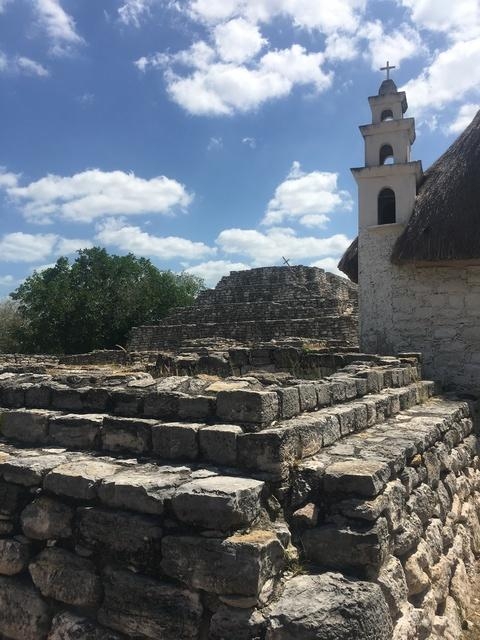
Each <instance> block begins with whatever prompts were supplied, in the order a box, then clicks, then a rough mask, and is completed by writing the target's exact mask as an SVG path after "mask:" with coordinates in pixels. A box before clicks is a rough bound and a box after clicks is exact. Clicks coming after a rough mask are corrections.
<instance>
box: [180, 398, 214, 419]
mask: <svg viewBox="0 0 480 640" xmlns="http://www.w3.org/2000/svg"><path fill="white" fill-rule="evenodd" d="M215 409H216V400H215V398H212V397H211V396H200V395H199V396H185V397H181V398H179V401H178V417H179V418H180V419H181V420H186V419H187V420H211V419H212V418H213V416H214V415H215Z"/></svg>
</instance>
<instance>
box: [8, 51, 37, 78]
mask: <svg viewBox="0 0 480 640" xmlns="http://www.w3.org/2000/svg"><path fill="white" fill-rule="evenodd" d="M0 73H11V74H13V75H27V76H38V77H45V76H48V75H49V72H48V70H47V69H46V68H45V67H44V66H43V65H41V64H40V63H39V62H35V60H31V58H26V57H25V56H7V55H6V54H5V53H3V52H2V51H0Z"/></svg>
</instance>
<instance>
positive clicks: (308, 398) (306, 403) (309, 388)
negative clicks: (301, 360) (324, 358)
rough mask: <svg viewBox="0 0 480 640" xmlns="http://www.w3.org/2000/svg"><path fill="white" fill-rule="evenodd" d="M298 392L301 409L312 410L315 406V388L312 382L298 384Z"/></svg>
mask: <svg viewBox="0 0 480 640" xmlns="http://www.w3.org/2000/svg"><path fill="white" fill-rule="evenodd" d="M298 393H299V397H300V410H301V411H313V409H316V408H317V390H316V388H315V385H314V384H313V383H302V384H299V385H298Z"/></svg>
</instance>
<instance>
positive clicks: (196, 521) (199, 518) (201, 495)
mask: <svg viewBox="0 0 480 640" xmlns="http://www.w3.org/2000/svg"><path fill="white" fill-rule="evenodd" d="M264 486H265V485H264V483H263V482H260V481H258V480H251V479H249V478H234V477H229V476H212V477H210V478H203V479H199V480H194V481H193V482H189V483H187V484H183V485H182V486H181V487H180V488H179V489H177V491H176V493H175V495H174V497H173V499H172V506H173V511H174V513H175V515H176V516H177V518H178V519H179V520H180V521H181V522H185V523H186V524H189V525H192V526H197V527H203V528H205V529H216V530H220V531H227V530H230V529H237V528H240V527H246V526H248V525H250V524H252V522H253V521H254V520H255V519H256V518H257V517H258V515H259V513H260V509H261V502H260V500H261V494H262V491H263V489H264Z"/></svg>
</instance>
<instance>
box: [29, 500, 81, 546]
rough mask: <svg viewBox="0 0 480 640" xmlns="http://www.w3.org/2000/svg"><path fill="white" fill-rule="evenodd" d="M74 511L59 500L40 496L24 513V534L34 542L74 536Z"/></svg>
mask: <svg viewBox="0 0 480 640" xmlns="http://www.w3.org/2000/svg"><path fill="white" fill-rule="evenodd" d="M72 519H73V509H72V508H71V507H69V506H68V505H66V504H63V503H62V502H59V501H58V500H54V499H52V498H49V497H47V496H40V497H39V498H37V499H36V500H34V501H33V502H32V503H30V504H29V505H27V506H26V507H25V509H24V510H23V511H22V514H21V517H20V521H21V524H22V529H23V533H24V534H25V535H26V536H28V537H29V538H33V539H34V540H51V539H53V540H55V539H57V538H69V537H70V536H71V535H72Z"/></svg>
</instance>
